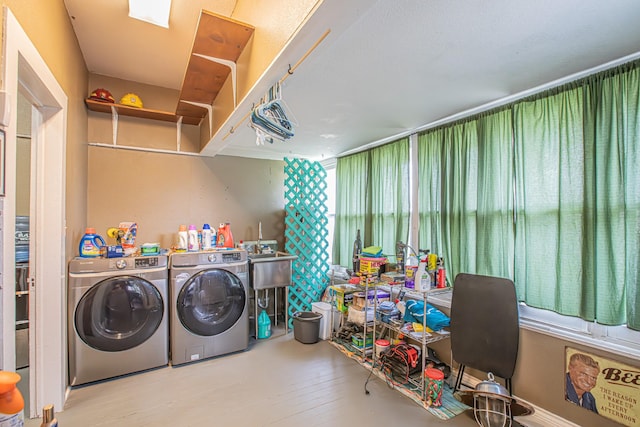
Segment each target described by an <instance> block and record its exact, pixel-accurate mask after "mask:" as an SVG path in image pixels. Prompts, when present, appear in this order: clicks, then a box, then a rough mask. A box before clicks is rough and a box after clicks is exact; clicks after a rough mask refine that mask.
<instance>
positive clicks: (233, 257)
mask: <svg viewBox="0 0 640 427" xmlns="http://www.w3.org/2000/svg"><path fill="white" fill-rule="evenodd" d="M238 261H242V254H241V253H240V252H231V253H226V254H225V253H223V254H222V262H224V263H228V262H238Z"/></svg>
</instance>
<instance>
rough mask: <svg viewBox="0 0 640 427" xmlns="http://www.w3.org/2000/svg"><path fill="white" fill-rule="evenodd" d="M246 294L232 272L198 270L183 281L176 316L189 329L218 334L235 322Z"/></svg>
mask: <svg viewBox="0 0 640 427" xmlns="http://www.w3.org/2000/svg"><path fill="white" fill-rule="evenodd" d="M246 298H247V295H246V292H245V290H244V286H243V285H242V281H241V280H240V279H239V278H238V276H236V275H235V274H233V273H231V272H229V271H226V270H221V269H210V270H203V271H200V272H198V273H196V274H194V275H193V276H191V277H190V278H189V280H188V281H187V282H186V283H185V284H184V286H183V287H182V289H180V293H179V294H178V298H177V300H176V312H177V314H178V318H179V319H180V322H181V323H182V326H184V327H185V328H186V329H187V330H188V331H190V332H192V333H194V334H196V335H200V336H213V335H218V334H221V333H223V332H225V331H226V330H228V329H230V328H231V327H232V326H233V325H235V324H236V323H237V322H238V320H239V319H240V317H241V316H242V313H243V311H244V309H245V301H246Z"/></svg>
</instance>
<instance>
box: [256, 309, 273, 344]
mask: <svg viewBox="0 0 640 427" xmlns="http://www.w3.org/2000/svg"><path fill="white" fill-rule="evenodd" d="M270 336H271V319H270V318H269V315H268V314H267V310H262V312H261V313H260V315H259V316H258V339H264V338H269V337H270Z"/></svg>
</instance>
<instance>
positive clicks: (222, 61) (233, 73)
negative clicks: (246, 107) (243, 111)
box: [182, 53, 238, 108]
mask: <svg viewBox="0 0 640 427" xmlns="http://www.w3.org/2000/svg"><path fill="white" fill-rule="evenodd" d="M194 55H195V56H198V57H200V58H203V59H206V60H208V61H211V62H215V63H218V64H221V65H225V66H227V67H229V68H231V86H232V87H233V108H235V107H237V106H238V100H237V96H238V91H237V87H236V63H235V62H233V61H229V60H228V59H222V58H215V57H213V56H207V55H203V54H201V53H194ZM182 102H188V101H185V100H182Z"/></svg>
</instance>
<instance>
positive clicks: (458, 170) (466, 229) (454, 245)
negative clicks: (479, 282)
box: [438, 120, 478, 277]
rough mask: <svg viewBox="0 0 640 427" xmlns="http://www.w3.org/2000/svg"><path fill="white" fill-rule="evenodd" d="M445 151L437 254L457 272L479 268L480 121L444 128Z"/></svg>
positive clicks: (449, 269) (452, 271) (449, 267)
mask: <svg viewBox="0 0 640 427" xmlns="http://www.w3.org/2000/svg"><path fill="white" fill-rule="evenodd" d="M442 153H443V154H442V176H443V178H442V196H441V197H442V212H441V222H442V245H443V248H442V249H441V250H440V252H439V253H438V255H441V256H443V257H444V259H445V263H446V264H445V265H446V267H447V270H448V271H449V272H450V273H452V274H454V275H455V274H457V273H458V272H470V271H476V250H475V249H476V228H475V224H476V213H477V209H478V207H477V202H478V180H477V176H478V132H477V121H476V120H470V121H465V122H462V123H458V124H455V125H453V126H451V127H448V128H445V132H444V140H443V146H442ZM454 277H455V276H454Z"/></svg>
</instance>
